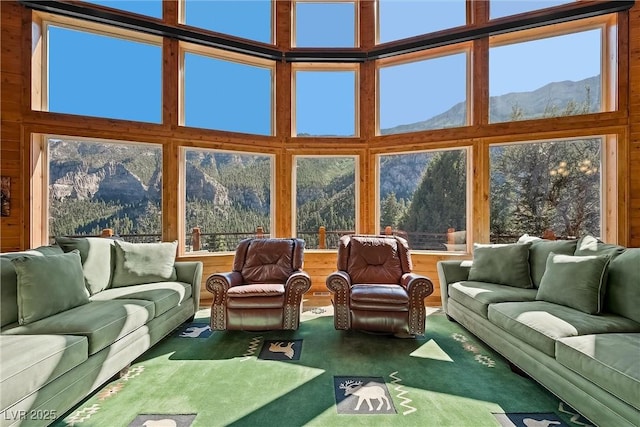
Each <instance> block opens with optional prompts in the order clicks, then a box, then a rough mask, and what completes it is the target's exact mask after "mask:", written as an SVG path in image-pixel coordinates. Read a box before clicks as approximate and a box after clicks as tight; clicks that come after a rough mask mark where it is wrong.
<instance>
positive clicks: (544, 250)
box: [529, 239, 577, 288]
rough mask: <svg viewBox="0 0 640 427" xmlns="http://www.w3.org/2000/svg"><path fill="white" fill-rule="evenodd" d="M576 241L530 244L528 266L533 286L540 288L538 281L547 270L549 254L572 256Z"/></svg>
mask: <svg viewBox="0 0 640 427" xmlns="http://www.w3.org/2000/svg"><path fill="white" fill-rule="evenodd" d="M576 243H577V240H542V239H538V240H535V241H532V242H531V248H530V249H529V264H530V265H531V280H533V286H535V287H536V288H538V287H540V281H541V280H542V276H543V275H544V272H545V270H546V269H547V258H549V254H550V253H551V252H553V253H555V254H562V255H574V253H575V251H576Z"/></svg>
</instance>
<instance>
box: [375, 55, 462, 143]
mask: <svg viewBox="0 0 640 427" xmlns="http://www.w3.org/2000/svg"><path fill="white" fill-rule="evenodd" d="M379 83H380V84H379V88H380V90H379V95H378V96H379V102H378V105H379V114H380V116H379V117H380V119H379V121H380V133H381V134H383V135H385V134H394V133H405V132H415V131H420V130H426V129H442V128H448V127H454V126H463V125H466V124H467V55H466V54H465V53H459V54H455V55H448V56H442V57H438V58H433V59H426V60H423V61H416V62H410V63H405V64H401V65H392V66H386V67H380V69H379Z"/></svg>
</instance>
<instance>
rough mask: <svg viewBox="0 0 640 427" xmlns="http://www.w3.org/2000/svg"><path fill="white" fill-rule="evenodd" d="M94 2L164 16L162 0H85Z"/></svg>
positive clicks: (155, 16) (157, 16)
mask: <svg viewBox="0 0 640 427" xmlns="http://www.w3.org/2000/svg"><path fill="white" fill-rule="evenodd" d="M85 1H88V2H90V3H93V4H97V5H101V6H107V7H112V8H114V9H121V10H125V11H127V12H133V13H139V14H141V15H147V16H151V17H153V18H162V0H144V1H140V0H85Z"/></svg>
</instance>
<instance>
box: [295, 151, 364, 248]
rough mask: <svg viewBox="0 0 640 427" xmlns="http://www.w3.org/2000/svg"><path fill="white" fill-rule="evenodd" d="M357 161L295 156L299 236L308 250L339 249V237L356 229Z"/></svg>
mask: <svg viewBox="0 0 640 427" xmlns="http://www.w3.org/2000/svg"><path fill="white" fill-rule="evenodd" d="M356 160H357V159H356V158H355V157H328V156H324V157H319V156H318V157H297V158H296V160H295V163H296V166H295V168H296V169H295V171H296V172H295V177H296V182H295V191H296V235H297V236H298V237H299V238H301V239H304V240H305V242H306V248H307V249H336V248H337V247H338V240H339V239H340V236H342V235H344V234H348V233H353V232H355V224H356ZM322 227H324V234H323V232H322V231H321V228H322Z"/></svg>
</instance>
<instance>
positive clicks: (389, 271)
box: [327, 235, 433, 336]
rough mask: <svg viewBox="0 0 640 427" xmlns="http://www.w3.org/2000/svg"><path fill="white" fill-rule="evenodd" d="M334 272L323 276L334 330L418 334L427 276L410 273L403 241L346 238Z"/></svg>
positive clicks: (428, 290)
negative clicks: (329, 297) (329, 292)
mask: <svg viewBox="0 0 640 427" xmlns="http://www.w3.org/2000/svg"><path fill="white" fill-rule="evenodd" d="M337 264H338V271H336V272H334V273H332V274H331V275H329V276H328V277H327V287H328V288H329V290H330V291H331V292H333V293H334V299H333V301H332V302H333V305H334V324H335V328H336V329H359V330H364V331H372V332H387V333H391V334H395V335H397V336H413V335H423V334H424V328H425V307H424V299H425V298H426V297H427V296H429V295H431V293H432V292H433V284H432V283H431V280H430V279H429V278H428V277H425V276H420V275H418V274H415V273H412V272H411V269H412V263H411V253H410V251H409V245H408V243H407V241H406V240H405V239H403V238H401V237H398V236H368V235H348V236H343V237H342V238H341V239H340V243H339V246H338V262H337Z"/></svg>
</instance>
